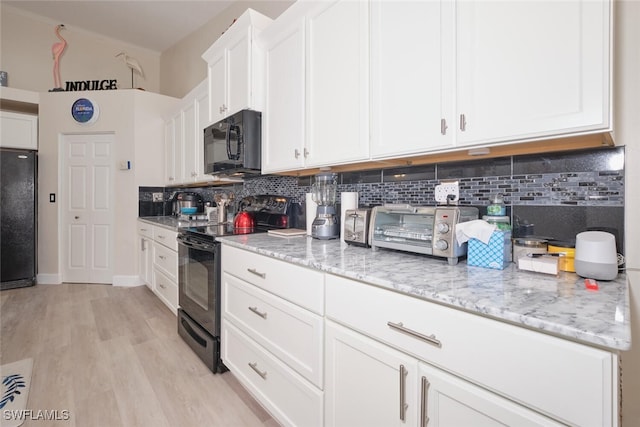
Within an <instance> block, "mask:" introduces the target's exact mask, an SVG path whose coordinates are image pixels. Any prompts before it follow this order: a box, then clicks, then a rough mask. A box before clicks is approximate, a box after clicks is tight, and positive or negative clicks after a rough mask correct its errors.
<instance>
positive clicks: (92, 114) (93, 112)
mask: <svg viewBox="0 0 640 427" xmlns="http://www.w3.org/2000/svg"><path fill="white" fill-rule="evenodd" d="M71 116H72V117H73V119H74V120H75V121H76V122H78V123H83V124H84V123H93V122H95V121H96V120H98V106H97V105H94V104H93V102H91V101H90V100H88V99H87V98H79V99H77V100H76V101H75V102H74V103H73V105H72V106H71Z"/></svg>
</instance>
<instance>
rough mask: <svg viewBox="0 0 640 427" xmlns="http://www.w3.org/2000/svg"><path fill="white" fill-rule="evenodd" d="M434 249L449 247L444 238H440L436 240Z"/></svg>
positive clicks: (441, 249) (443, 249) (440, 249)
mask: <svg viewBox="0 0 640 427" xmlns="http://www.w3.org/2000/svg"><path fill="white" fill-rule="evenodd" d="M445 225H446V224H445ZM436 249H437V250H439V251H446V250H447V249H449V244H448V243H447V241H446V240H442V239H440V240H438V241H437V242H436Z"/></svg>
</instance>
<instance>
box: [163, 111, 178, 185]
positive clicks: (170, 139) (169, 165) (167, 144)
mask: <svg viewBox="0 0 640 427" xmlns="http://www.w3.org/2000/svg"><path fill="white" fill-rule="evenodd" d="M175 126H176V124H175V121H174V119H169V120H167V122H166V123H165V125H164V181H165V183H166V184H167V185H173V184H175V183H176V168H175V164H174V159H175V157H174V152H175V147H176V144H175Z"/></svg>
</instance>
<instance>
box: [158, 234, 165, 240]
mask: <svg viewBox="0 0 640 427" xmlns="http://www.w3.org/2000/svg"><path fill="white" fill-rule="evenodd" d="M165 238H166V236H163V235H162V234H160V235H158V239H165Z"/></svg>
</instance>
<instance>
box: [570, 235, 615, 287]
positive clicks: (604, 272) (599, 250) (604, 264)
mask: <svg viewBox="0 0 640 427" xmlns="http://www.w3.org/2000/svg"><path fill="white" fill-rule="evenodd" d="M574 264H575V268H576V273H577V274H578V275H579V276H582V277H587V278H590V279H596V280H613V279H615V278H616V276H617V275H618V251H617V249H616V238H615V236H614V235H613V234H611V233H606V232H604V231H584V232H582V233H578V235H576V257H575V262H574Z"/></svg>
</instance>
